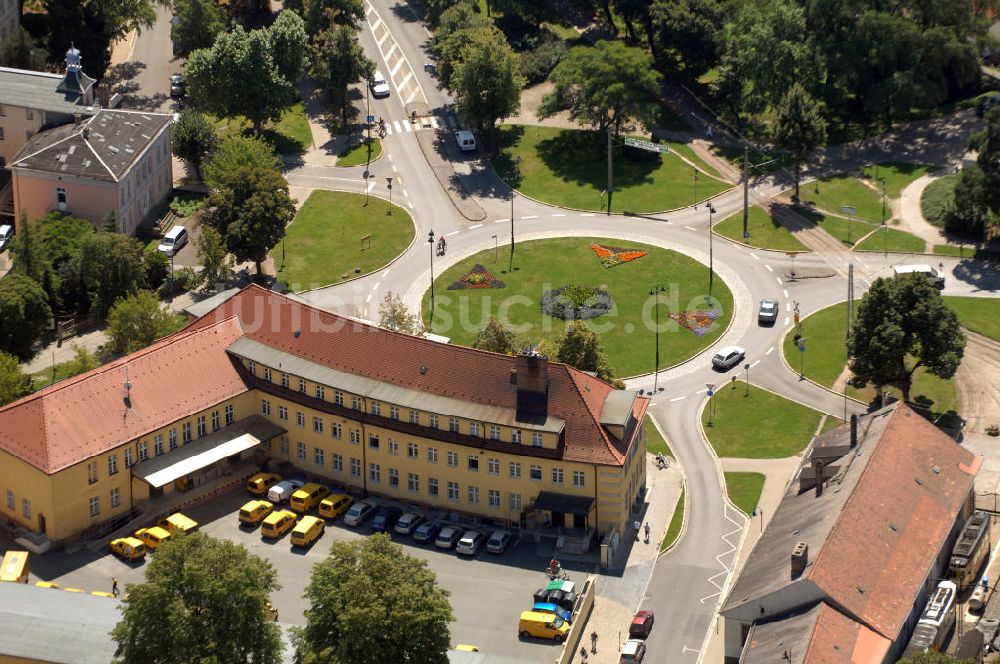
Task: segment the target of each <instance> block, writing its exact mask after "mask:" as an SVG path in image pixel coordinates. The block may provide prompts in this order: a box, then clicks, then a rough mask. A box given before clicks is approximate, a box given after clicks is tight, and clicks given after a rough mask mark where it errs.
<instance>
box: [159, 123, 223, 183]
mask: <svg viewBox="0 0 1000 664" xmlns="http://www.w3.org/2000/svg"><path fill="white" fill-rule="evenodd" d="M218 143H219V138H218V136H216V134H215V127H213V126H212V123H211V122H210V121H209V119H208V118H206V117H205V116H204V115H202V114H201V113H199V112H198V111H195V110H193V109H190V108H185V109H184V110H182V111H181V112H180V116H179V117H178V118H177V122H175V123H174V124H173V126H172V127H171V129H170V145H171V148H172V149H173V151H174V154H175V155H177V157H178V158H179V159H183V160H184V161H185V162H187V164H188V165H189V166H190V167H191V170H193V171H194V176H195V178H197V179H198V180H201V177H202V176H201V164H202V162H203V161H204V159H205V157H206V156H207V155H208V154H209V153H211V152H212V150H214V149H215V147H216V145H218Z"/></svg>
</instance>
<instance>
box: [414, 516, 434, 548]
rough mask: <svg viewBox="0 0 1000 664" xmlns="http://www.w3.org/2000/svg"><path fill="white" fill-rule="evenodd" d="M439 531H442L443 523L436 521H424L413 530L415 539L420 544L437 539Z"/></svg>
mask: <svg viewBox="0 0 1000 664" xmlns="http://www.w3.org/2000/svg"><path fill="white" fill-rule="evenodd" d="M439 532H441V524H439V523H436V522H434V521H424V522H423V523H422V524H420V525H419V526H417V529H416V530H414V531H413V541H414V542H419V543H420V544H430V543H431V542H433V541H434V540H435V539H437V536H438V533H439Z"/></svg>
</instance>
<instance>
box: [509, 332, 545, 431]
mask: <svg viewBox="0 0 1000 664" xmlns="http://www.w3.org/2000/svg"><path fill="white" fill-rule="evenodd" d="M515 367H516V368H515V369H514V370H513V371H511V376H510V382H511V383H513V384H514V385H515V388H516V390H517V419H518V420H519V421H522V422H524V421H544V420H545V418H546V416H547V415H548V410H549V358H547V357H546V356H545V355H542V354H541V353H539V352H538V350H537V349H536V348H535V347H533V346H529V347H528V348H526V349H525V350H523V351H521V352H520V353H518V355H517V360H516V364H515Z"/></svg>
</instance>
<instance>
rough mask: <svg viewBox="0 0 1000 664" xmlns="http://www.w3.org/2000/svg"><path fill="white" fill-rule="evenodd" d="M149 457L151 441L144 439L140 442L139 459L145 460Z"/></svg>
mask: <svg viewBox="0 0 1000 664" xmlns="http://www.w3.org/2000/svg"><path fill="white" fill-rule="evenodd" d="M148 458H149V443H147V442H146V441H142V442H141V443H139V461H145V460H146V459H148Z"/></svg>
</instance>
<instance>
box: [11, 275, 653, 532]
mask: <svg viewBox="0 0 1000 664" xmlns="http://www.w3.org/2000/svg"><path fill="white" fill-rule="evenodd" d="M647 406H648V399H646V398H644V397H642V396H639V395H638V394H637V393H636V392H635V391H631V390H616V389H614V388H613V387H611V386H610V385H608V384H607V383H605V382H603V381H601V380H599V379H597V378H595V377H594V376H591V375H590V374H588V373H585V372H582V371H578V370H576V369H574V368H572V367H569V366H567V365H565V364H561V363H557V362H549V361H548V360H547V359H546V358H545V357H544V356H542V355H538V354H537V353H533V352H530V351H527V352H525V353H522V354H519V355H517V356H516V357H511V356H506V355H499V354H496V353H489V352H484V351H479V350H474V349H471V348H464V347H460V346H453V345H450V344H445V343H440V342H437V341H432V340H428V339H424V338H421V337H414V336H410V335H406V334H401V333H397V332H392V331H389V330H384V329H380V328H377V327H373V326H370V325H366V324H363V323H359V322H357V321H355V320H352V319H349V318H345V317H342V316H338V315H335V314H331V313H328V312H325V311H322V310H320V309H316V308H313V307H310V306H308V305H306V304H303V303H301V302H299V301H297V300H295V299H293V298H289V297H286V296H283V295H279V294H276V293H273V292H271V291H267V290H265V289H262V288H259V287H257V286H250V287H248V288H246V289H244V290H242V291H240V292H238V293H237V294H236V295H234V296H232V297H230V298H229V299H227V300H225V301H223V302H221V303H219V304H218V306H216V308H214V309H212V310H211V311H209V312H208V313H206V314H205V315H203V316H201V317H200V318H198V319H196V320H194V321H192V323H191V324H190V325H188V326H187V327H186V328H185V329H183V330H181V331H180V332H177V333H176V334H173V335H171V336H170V337H167V338H165V339H163V340H161V341H159V342H157V343H156V344H154V345H153V346H150V347H149V348H146V349H144V350H141V351H139V352H137V353H133V354H132V355H129V356H126V357H124V358H121V359H120V360H117V361H115V362H112V363H110V364H107V365H105V366H102V367H100V368H98V369H95V370H94V371H91V372H89V373H86V374H83V375H81V376H77V377H74V378H70V379H67V380H64V381H62V382H60V383H57V384H55V385H53V386H51V387H49V388H47V389H44V390H42V391H40V392H37V393H35V394H32V395H30V396H27V397H25V398H23V399H21V400H19V401H16V402H14V403H12V404H9V405H7V406H5V407H3V408H0V518H2V519H3V520H4V521H5V522H6V524H7V525H8V526H10V527H12V528H14V529H15V530H16V531H17V535H18V537H19V541H23V542H25V543H26V545H29V546H31V547H32V548H34V549H35V550H45V549H46V548H47V547H49V546H51V545H52V544H60V543H65V542H69V541H74V540H79V539H90V538H97V537H100V536H103V535H106V534H107V533H109V532H111V531H113V530H114V529H116V528H119V527H122V526H124V525H126V524H128V523H129V522H130V521H134V520H136V519H142V518H149V519H153V518H155V517H157V516H159V515H160V514H163V513H166V512H168V511H170V510H171V509H173V508H175V507H177V506H178V505H183V504H185V502H189V501H191V500H193V499H196V498H197V497H198V496H202V497H204V496H207V495H210V494H211V493H212V492H217V491H219V490H220V487H222V488H225V487H228V486H234V485H235V484H238V483H240V482H242V480H243V479H245V478H246V477H247V476H249V475H250V474H251V473H253V472H255V471H257V470H259V469H260V468H262V467H267V468H271V469H283V470H285V471H286V472H297V473H302V474H305V475H307V476H310V477H312V478H315V479H318V480H320V481H324V482H326V483H328V484H330V485H331V486H334V487H339V488H340V489H343V490H346V491H349V492H351V493H354V494H356V495H377V496H380V497H383V498H388V499H397V500H398V501H400V502H404V503H415V504H420V505H424V506H427V507H429V508H436V509H439V510H445V511H449V512H455V513H457V514H460V515H466V516H473V517H478V518H480V519H482V520H484V521H489V522H492V523H498V524H510V525H513V526H514V527H522V528H526V529H530V530H535V531H538V532H542V533H545V532H549V533H560V534H563V535H564V536H565V537H570V538H576V541H577V543H578V544H580V545H582V546H583V547H584V548H595V547H596V545H597V543H598V542H601V541H604V542H605V543H607V542H608V541H613V540H614V538H615V535H616V533H617V534H619V535H620V534H621V533H623V532H627V530H628V528H629V527H630V524H631V522H632V519H633V518H634V517H633V516H632V514H633V509H634V508H635V507H637V506H638V505H640V504H641V502H642V500H643V498H644V495H645V483H646V477H645V468H646V466H645V452H646V441H645V438H644V428H643V426H642V424H643V419H644V416H645V412H646V408H647Z"/></svg>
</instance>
